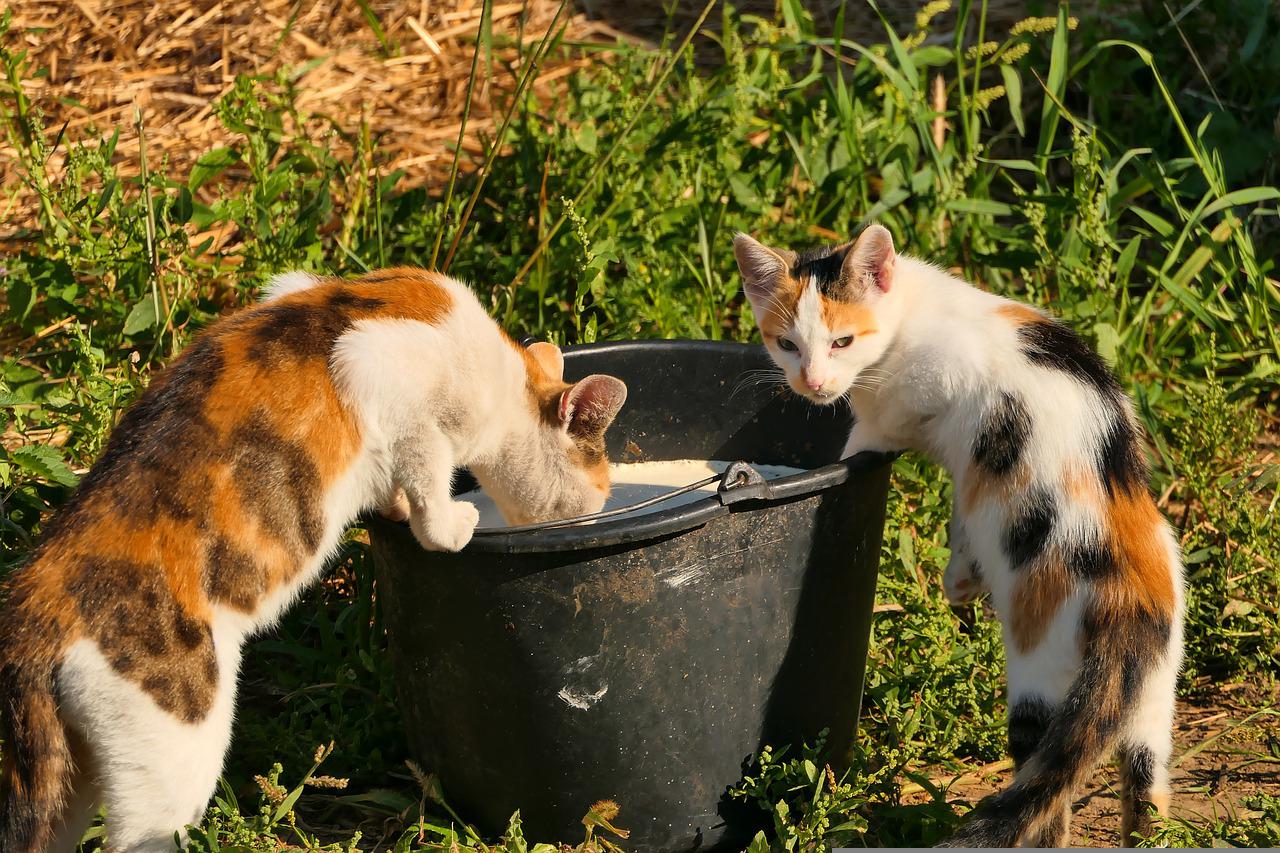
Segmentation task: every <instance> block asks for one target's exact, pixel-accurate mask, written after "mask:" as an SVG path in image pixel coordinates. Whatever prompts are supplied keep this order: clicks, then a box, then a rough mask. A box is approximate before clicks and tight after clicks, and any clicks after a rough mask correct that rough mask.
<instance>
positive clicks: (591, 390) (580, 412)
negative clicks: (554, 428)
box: [560, 373, 627, 436]
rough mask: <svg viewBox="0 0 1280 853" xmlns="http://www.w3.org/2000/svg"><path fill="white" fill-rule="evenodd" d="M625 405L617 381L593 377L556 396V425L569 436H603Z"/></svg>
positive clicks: (622, 386) (624, 393)
mask: <svg viewBox="0 0 1280 853" xmlns="http://www.w3.org/2000/svg"><path fill="white" fill-rule="evenodd" d="M626 401H627V386H626V385H625V384H624V383H623V382H622V380H621V379H616V378H614V377H612V376H605V375H604V374H599V373H597V374H593V375H591V376H588V377H587V378H586V379H582V380H579V381H578V382H577V383H576V384H575V385H574V386H573V387H572V388H570V389H569V390H568V391H565V392H564V393H563V394H561V395H560V423H561V425H563V426H564V427H565V428H566V429H567V430H568V431H569V433H570V434H571V435H581V436H599V435H603V434H604V431H605V430H606V429H608V428H609V424H611V423H613V419H614V418H615V417H617V416H618V411H619V410H620V409H621V408H622V404H623V403H625V402H626Z"/></svg>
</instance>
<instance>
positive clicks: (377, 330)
mask: <svg viewBox="0 0 1280 853" xmlns="http://www.w3.org/2000/svg"><path fill="white" fill-rule="evenodd" d="M315 282H316V279H315V278H314V277H313V276H310V275H309V274H307V273H288V274H285V275H282V276H277V277H276V278H274V279H272V281H271V283H270V284H269V285H268V288H267V289H268V296H267V298H268V299H280V298H283V297H284V296H285V295H286V294H288V293H292V292H296V291H298V290H301V289H304V288H306V287H310V286H312V285H313V284H314V283H315ZM442 283H443V285H444V287H445V288H446V289H447V291H448V293H449V295H450V296H451V297H452V307H451V310H450V311H449V312H448V313H447V314H446V315H445V316H444V317H443V318H442V319H441V321H440V322H439V323H437V324H434V325H432V324H427V323H423V322H417V321H412V320H399V319H396V320H391V319H366V320H361V321H359V322H357V323H356V324H355V325H354V326H353V327H352V328H351V329H350V330H349V331H348V332H346V333H345V334H344V335H343V336H342V337H341V338H340V339H339V340H338V341H337V342H336V344H335V346H334V349H333V351H332V355H331V359H330V374H331V376H332V378H333V382H334V385H335V387H336V389H337V391H338V394H339V397H340V399H341V400H342V401H343V403H344V405H346V406H347V407H348V409H349V410H350V411H351V413H352V414H353V415H354V416H355V419H356V421H357V423H358V425H359V428H360V435H361V440H362V446H361V448H360V449H359V451H358V453H357V454H356V457H355V459H354V460H353V461H352V463H351V464H350V465H349V467H348V468H347V469H346V471H345V472H344V473H343V474H342V475H340V476H339V478H338V479H337V481H336V482H335V483H333V484H332V485H331V486H330V487H329V488H328V490H327V491H326V493H325V494H324V496H323V515H324V526H323V532H322V535H321V538H320V543H319V546H318V548H317V550H316V552H315V553H314V554H313V555H312V557H311V558H309V559H308V560H307V561H306V563H305V564H304V565H303V566H301V567H299V570H298V571H297V573H296V574H295V575H294V576H293V578H292V579H291V581H290V582H289V583H287V584H283V585H281V586H279V587H277V588H276V589H274V590H272V592H271V593H270V594H269V595H268V596H266V597H265V598H263V599H262V600H260V601H259V602H258V603H257V607H256V608H255V609H254V611H253V612H252V613H248V614H246V613H241V612H238V611H236V610H233V609H231V608H223V607H215V608H214V613H213V618H212V622H211V629H212V635H213V642H214V647H215V652H216V657H217V663H218V672H219V676H218V679H219V680H218V685H217V692H216V698H215V699H214V702H213V705H212V708H211V710H210V711H209V712H208V714H207V715H206V716H205V717H204V718H203V719H202V720H200V721H199V722H198V723H196V724H187V723H184V722H182V721H181V720H179V719H178V718H176V717H175V716H173V715H172V714H170V713H168V712H166V711H164V710H162V709H161V708H160V707H159V706H158V705H157V704H156V702H155V700H154V699H153V698H152V697H151V696H150V695H149V694H148V693H146V692H145V691H143V690H142V689H140V688H139V687H138V686H137V685H136V684H135V683H134V682H133V681H131V680H129V679H128V678H125V677H123V676H122V675H120V674H119V673H117V672H116V671H115V670H114V669H113V668H112V667H111V665H110V664H109V663H108V661H107V660H106V659H105V658H104V657H103V655H102V652H101V651H100V650H99V648H98V646H97V644H96V643H95V642H93V641H91V640H88V639H82V640H79V641H77V642H76V643H75V644H73V645H72V646H71V647H70V648H69V650H68V651H67V653H66V656H65V658H64V659H63V661H62V664H61V667H60V669H59V675H58V683H57V693H58V698H59V701H60V707H61V709H62V714H63V719H64V722H65V723H66V725H67V727H68V730H69V732H70V734H71V737H72V741H73V743H78V744H83V746H84V747H85V751H86V752H87V755H85V756H84V757H83V760H82V761H81V762H80V763H81V767H80V770H79V774H78V776H77V778H76V779H75V780H74V791H73V795H72V798H71V800H72V802H71V803H70V805H69V808H68V811H67V817H66V820H65V823H66V825H65V826H64V827H62V828H61V829H60V831H59V844H60V845H62V846H63V847H64V848H65V849H68V850H70V849H74V846H75V843H76V842H77V841H78V840H79V838H80V835H81V834H82V832H83V830H84V827H85V826H86V825H87V823H88V821H89V820H90V819H91V818H92V816H93V814H94V813H95V811H96V807H97V805H98V804H99V803H104V804H105V805H106V807H107V828H108V842H109V845H110V846H111V847H113V848H120V849H122V850H128V851H144V853H150V851H162V850H164V851H168V850H172V849H173V844H174V842H173V839H174V835H175V833H179V834H180V835H181V834H182V833H184V832H185V827H186V826H187V825H188V824H193V823H197V822H198V821H199V820H200V818H201V816H202V815H203V813H204V809H205V805H206V804H207V802H208V800H209V797H210V795H211V794H212V792H213V789H214V785H215V783H216V780H217V777H218V774H219V773H220V772H221V768H222V762H223V757H224V754H225V752H226V749H227V745H228V743H229V741H230V736H231V724H232V719H233V715H234V706H235V693H236V677H237V673H238V670H239V665H240V654H241V648H242V645H243V643H244V641H245V639H246V638H247V637H249V636H251V635H253V634H255V633H257V632H260V631H262V630H264V629H266V628H268V627H270V626H271V625H273V624H274V623H275V622H276V621H277V620H278V618H279V617H280V615H281V614H282V613H283V612H284V610H285V609H286V608H287V607H288V606H289V605H290V604H291V603H292V602H293V601H294V599H295V598H296V597H297V596H298V594H299V593H300V591H301V590H302V589H303V588H305V587H306V585H307V584H309V583H311V582H312V581H313V580H315V578H316V577H317V576H318V575H319V574H320V572H321V571H322V570H323V568H324V566H325V564H326V563H327V562H328V560H329V558H330V557H331V556H332V555H333V554H334V553H335V552H336V550H337V548H338V546H339V545H340V544H341V542H342V537H343V534H344V532H345V530H346V528H347V526H348V525H350V524H351V522H352V521H354V520H355V518H356V517H357V516H358V515H359V514H360V513H361V512H363V511H365V510H368V509H373V508H377V507H381V506H385V505H387V504H388V503H389V501H390V500H391V496H392V495H393V494H394V493H395V491H396V490H397V489H403V490H404V491H405V492H406V493H407V495H408V497H409V503H410V507H411V510H410V524H411V527H412V529H413V532H414V534H415V535H416V536H417V538H418V539H419V541H420V542H421V543H422V544H423V545H424V546H425V547H428V548H436V549H445V550H457V549H459V548H461V547H463V546H464V545H465V544H466V543H467V542H468V540H470V538H471V534H472V531H473V530H474V528H475V526H476V520H477V514H476V509H475V507H474V505H472V504H470V503H466V502H463V501H455V500H454V499H453V498H452V496H451V493H450V485H451V482H452V479H453V473H454V471H455V469H456V468H458V467H463V466H466V467H470V468H471V469H472V471H473V472H474V473H475V474H476V476H477V478H478V479H479V480H480V481H481V482H482V483H483V484H484V485H485V486H486V489H487V490H488V491H489V492H490V494H492V495H493V496H494V497H495V499H496V500H497V501H498V504H499V507H500V508H501V509H502V511H503V513H504V515H506V516H507V518H508V520H509V521H511V522H513V523H520V522H522V521H525V520H541V519H547V518H551V517H567V516H573V515H579V514H586V513H590V512H595V511H597V510H598V509H600V507H601V506H603V504H604V501H605V498H606V497H607V488H606V489H605V490H603V491H602V490H601V488H600V487H599V486H598V485H597V484H596V483H595V482H593V481H592V480H591V479H590V478H589V477H588V476H587V473H586V472H584V471H582V470H581V469H580V468H579V467H578V465H577V463H575V462H574V461H573V459H572V457H571V456H570V455H569V454H568V453H567V451H568V450H569V449H570V448H572V446H573V442H574V439H573V438H572V435H571V433H570V430H571V429H572V428H573V426H574V425H573V423H572V416H571V414H569V415H566V418H567V420H566V422H563V423H559V424H548V423H545V422H544V421H542V420H541V419H540V418H539V417H538V416H537V415H536V414H535V412H534V409H533V408H532V406H531V404H530V398H529V395H528V391H527V385H528V375H527V372H526V369H525V366H524V360H523V358H522V357H521V356H520V355H519V354H518V353H517V352H516V351H515V349H513V347H512V345H511V344H510V343H509V341H508V340H507V339H506V338H505V337H504V336H503V335H502V333H501V332H500V331H499V329H498V327H497V326H496V325H495V324H494V322H493V321H492V320H491V319H490V318H489V317H488V315H487V314H486V313H485V311H484V309H483V308H482V307H481V305H480V303H479V301H478V300H476V298H475V296H474V295H473V294H472V293H471V291H470V290H469V289H468V288H467V287H466V286H464V285H462V284H460V283H458V282H455V281H452V280H443V282H442ZM555 378H558V377H555ZM601 379H602V377H589V378H588V379H585V380H583V381H582V382H581V383H579V384H578V385H577V386H575V388H574V391H573V392H570V393H576V392H577V391H579V390H580V389H583V388H584V387H585V386H588V385H591V387H593V388H599V387H600V380H601ZM608 382H612V383H615V384H616V387H611V388H609V389H607V390H610V391H612V392H613V396H612V397H611V398H610V401H611V402H612V403H613V404H616V405H621V398H620V397H618V396H617V393H618V388H620V387H621V383H617V381H616V380H608ZM608 382H606V383H605V384H606V385H608ZM592 383H595V384H594V385H593V384H592ZM622 391H623V392H625V389H622ZM612 412H613V413H616V406H615V407H614V408H613V409H612Z"/></svg>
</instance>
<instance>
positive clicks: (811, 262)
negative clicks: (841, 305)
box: [791, 245, 849, 296]
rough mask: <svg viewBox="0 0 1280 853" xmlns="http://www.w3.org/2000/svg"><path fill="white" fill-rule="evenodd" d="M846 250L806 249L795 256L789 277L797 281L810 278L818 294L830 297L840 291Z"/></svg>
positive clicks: (822, 247) (829, 247)
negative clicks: (841, 272)
mask: <svg viewBox="0 0 1280 853" xmlns="http://www.w3.org/2000/svg"><path fill="white" fill-rule="evenodd" d="M848 250H849V247H848V246H847V245H846V246H819V247H817V248H815V249H806V250H805V251H803V252H800V253H799V254H798V255H796V260H795V263H793V264H792V265H791V277H792V278H794V279H797V280H798V281H805V280H807V279H810V278H812V279H813V281H814V283H815V284H817V286H818V292H819V293H821V294H822V295H823V296H830V295H832V294H833V293H835V292H837V291H838V290H839V289H840V285H841V283H842V282H843V279H842V277H841V275H840V271H841V269H842V267H843V266H844V259H845V256H846V255H847V254H848V253H849V251H848Z"/></svg>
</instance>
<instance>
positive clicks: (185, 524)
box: [0, 269, 478, 653]
mask: <svg viewBox="0 0 1280 853" xmlns="http://www.w3.org/2000/svg"><path fill="white" fill-rule="evenodd" d="M462 297H463V294H460V293H459V292H458V291H457V286H456V284H455V283H453V282H451V281H449V280H448V279H445V278H444V277H442V276H437V275H434V274H431V273H427V272H425V271H422V270H413V269H393V270H383V271H379V272H376V273H372V274H370V275H368V276H365V277H363V278H361V279H355V280H343V279H336V278H334V279H314V280H312V281H311V282H309V283H307V284H306V286H302V287H294V288H291V289H289V290H288V292H285V293H281V294H279V295H276V296H273V297H271V298H268V299H267V300H266V301H264V302H261V303H258V304H256V305H253V306H251V307H248V308H245V309H243V310H241V311H239V312H237V313H235V314H233V315H231V316H229V317H226V318H224V319H222V320H219V321H218V322H216V323H214V324H213V325H211V326H210V327H209V328H208V329H206V330H205V331H204V332H202V333H201V334H200V335H198V336H197V337H196V338H195V340H194V341H193V342H192V343H191V344H190V345H189V346H188V347H187V348H186V350H185V351H184V352H183V353H182V354H181V355H179V356H178V357H177V358H176V359H174V361H173V362H172V363H171V364H170V365H169V366H168V367H167V368H165V369H164V370H163V371H162V372H161V373H159V375H157V377H156V378H155V379H154V381H153V382H152V383H151V385H150V387H149V388H148V389H147V390H146V391H145V392H143V394H142V395H141V397H140V398H139V399H138V400H137V402H136V403H134V404H133V405H132V406H131V407H130V408H129V409H128V410H126V412H125V413H124V415H123V416H122V417H121V419H120V421H119V423H118V424H117V426H116V427H115V429H114V430H113V431H112V434H111V436H110V439H109V441H108V442H107V445H106V447H105V449H104V451H103V453H102V455H101V456H100V458H99V459H98V460H97V462H96V463H95V464H94V465H93V466H92V468H91V469H90V471H89V472H88V473H87V474H86V475H85V477H84V479H83V480H82V482H81V484H80V486H79V487H78V489H77V490H76V492H75V493H74V494H73V495H72V497H71V498H70V500H69V501H68V502H67V504H66V505H65V506H64V507H63V508H62V509H61V510H60V511H59V512H58V513H57V514H56V515H55V516H54V518H53V519H52V520H51V521H50V523H49V524H48V525H47V526H46V530H45V533H44V536H43V539H42V542H41V544H40V545H39V547H38V548H37V550H36V552H35V553H34V554H33V557H32V559H31V560H30V561H29V562H28V564H27V565H26V566H25V567H23V568H22V569H20V570H18V571H17V572H16V573H15V574H14V576H13V577H12V578H11V579H10V581H9V583H8V584H7V587H8V591H7V595H5V596H3V597H4V598H7V599H8V601H7V603H5V606H4V607H3V610H0V641H3V642H4V643H5V644H7V645H11V646H14V648H15V653H17V651H16V645H18V644H19V642H18V641H19V640H21V639H23V638H25V639H27V640H30V641H31V642H35V641H36V638H37V637H39V636H46V637H47V636H48V635H49V634H50V633H54V634H59V635H64V636H67V637H73V636H75V635H78V634H80V633H83V631H84V630H86V629H87V630H88V631H89V633H91V634H98V635H99V639H100V641H101V640H102V637H103V636H105V635H106V634H112V633H113V631H114V633H119V632H120V631H123V632H124V633H126V634H127V633H128V632H129V631H130V630H133V631H135V632H136V631H138V630H139V629H138V628H137V625H138V624H139V623H141V622H147V621H150V620H152V619H157V618H158V619H161V620H173V621H174V622H175V624H177V623H184V620H187V619H193V618H194V619H196V620H201V619H205V618H207V617H208V616H209V615H210V609H211V608H212V607H216V606H219V605H223V606H226V607H230V608H232V609H235V610H240V611H243V612H246V613H248V612H251V611H253V610H254V609H255V607H256V606H257V603H258V602H259V600H260V599H261V598H262V597H263V596H264V595H266V594H268V593H269V591H270V590H271V589H272V588H274V587H277V586H283V585H287V583H286V582H287V581H288V580H289V579H290V578H291V577H292V576H294V575H295V574H296V573H297V571H298V567H299V566H300V565H301V564H302V563H304V562H306V561H307V560H308V559H310V558H311V557H312V556H313V555H315V554H316V553H317V551H318V550H320V549H322V547H323V546H325V545H326V543H327V539H328V538H331V533H332V530H331V528H332V526H333V525H332V524H331V519H329V518H328V515H329V513H327V511H326V506H325V495H326V493H327V492H328V491H329V490H330V488H331V487H332V486H333V485H334V484H335V482H336V481H338V480H339V478H341V477H342V476H343V475H344V473H345V472H346V470H347V469H348V468H349V467H350V466H351V465H352V463H353V460H355V459H356V457H357V456H358V454H359V453H360V449H361V441H362V438H361V434H360V422H359V418H358V416H357V414H356V413H355V412H353V411H351V409H350V407H349V406H348V405H347V404H346V403H344V400H343V397H342V395H341V394H340V393H339V390H338V388H337V386H336V385H335V382H334V380H333V378H332V374H331V370H330V358H331V354H332V352H333V350H334V347H335V345H336V344H337V342H338V341H339V339H341V338H342V336H343V335H344V334H346V333H347V332H348V331H349V330H351V329H352V328H353V327H354V326H355V325H356V324H357V323H359V322H361V321H362V320H366V319H378V318H384V319H398V320H409V321H415V322H417V323H419V324H425V325H431V324H439V323H442V322H446V321H447V320H448V318H449V316H450V314H451V312H452V311H453V310H454V309H455V307H456V306H457V304H458V303H459V302H460V300H461V298H462ZM473 301H474V300H473ZM477 307H478V306H477ZM109 625H119V626H121V627H120V628H119V629H118V630H115V629H112V628H109V627H108V626H109ZM130 626H133V627H132V628H130ZM178 633H179V634H180V633H181V632H180V631H179V632H178ZM108 645H109V643H108ZM126 645H127V643H126Z"/></svg>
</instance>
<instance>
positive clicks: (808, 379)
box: [800, 370, 826, 391]
mask: <svg viewBox="0 0 1280 853" xmlns="http://www.w3.org/2000/svg"><path fill="white" fill-rule="evenodd" d="M800 375H801V377H802V378H803V379H804V384H805V385H807V386H808V387H809V390H810V391H820V390H821V389H822V384H823V383H824V382H826V380H825V379H814V378H813V374H811V373H809V371H807V370H802V371H801V372H800Z"/></svg>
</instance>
